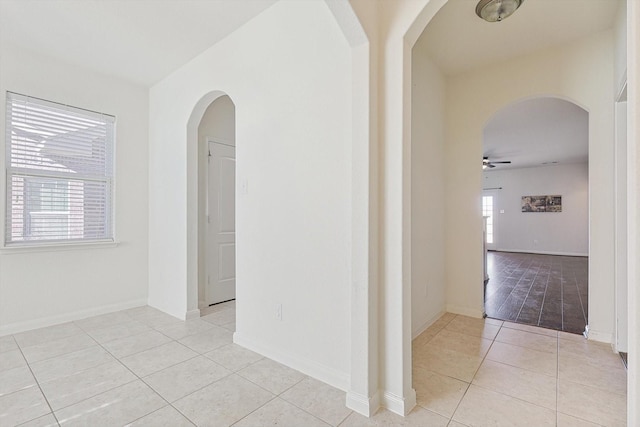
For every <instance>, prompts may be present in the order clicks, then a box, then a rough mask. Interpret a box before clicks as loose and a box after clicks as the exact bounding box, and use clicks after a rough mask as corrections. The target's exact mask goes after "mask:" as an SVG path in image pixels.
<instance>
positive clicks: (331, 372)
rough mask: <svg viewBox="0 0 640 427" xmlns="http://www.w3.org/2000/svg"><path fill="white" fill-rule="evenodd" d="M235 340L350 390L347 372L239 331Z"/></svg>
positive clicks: (240, 344)
mask: <svg viewBox="0 0 640 427" xmlns="http://www.w3.org/2000/svg"><path fill="white" fill-rule="evenodd" d="M233 342H234V343H236V344H238V345H239V346H242V347H245V348H247V349H249V350H251V351H254V352H256V353H259V354H261V355H263V356H265V357H268V358H269V359H272V360H275V361H276V362H279V363H282V364H283V365H286V366H288V367H290V368H292V369H295V370H297V371H300V372H302V373H303V374H305V375H308V376H310V377H312V378H315V379H317V380H319V381H322V382H324V383H327V384H329V385H330V386H333V387H335V388H337V389H340V390H342V391H345V392H346V391H348V388H349V376H348V374H347V373H345V372H339V371H337V370H335V369H333V368H330V367H328V366H325V365H322V364H320V363H318V362H316V361H314V360H309V359H307V358H304V357H300V356H297V355H291V354H285V353H283V352H282V351H281V350H280V349H278V348H274V347H272V346H271V345H269V344H266V343H264V342H260V340H258V339H255V338H251V337H247V336H245V335H240V334H239V333H238V332H235V333H234V334H233Z"/></svg>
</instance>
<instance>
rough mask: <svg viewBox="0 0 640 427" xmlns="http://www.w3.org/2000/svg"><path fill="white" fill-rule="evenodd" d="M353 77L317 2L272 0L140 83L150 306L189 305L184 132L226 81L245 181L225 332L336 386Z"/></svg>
mask: <svg viewBox="0 0 640 427" xmlns="http://www.w3.org/2000/svg"><path fill="white" fill-rule="evenodd" d="M351 78H352V76H351V56H350V47H349V46H348V44H347V42H346V40H345V38H344V35H343V34H342V33H341V31H340V29H339V28H338V26H337V24H336V21H335V19H334V17H333V16H332V15H331V13H330V12H329V10H328V8H327V6H326V5H325V3H324V2H321V1H306V2H299V1H281V2H278V3H276V4H275V5H274V6H272V7H271V8H269V9H267V10H266V11H265V12H263V13H262V14H261V15H259V16H258V17H256V18H255V19H253V20H252V21H250V22H249V23H248V24H246V25H245V26H244V27H242V28H240V29H239V30H237V31H236V32H234V33H233V34H231V35H230V36H229V37H227V38H225V39H224V40H222V41H221V42H220V43H218V44H216V45H215V46H213V47H211V48H210V49H209V50H207V51H206V52H204V53H203V54H202V55H200V56H199V57H197V58H196V59H194V60H193V61H191V62H190V63H188V64H186V65H185V66H184V67H182V68H181V69H179V70H178V71H176V72H175V73H174V74H172V75H171V76H169V77H168V78H167V79H165V80H163V81H162V82H160V83H159V84H157V85H156V86H154V87H153V88H151V93H150V116H151V121H150V215H149V219H150V236H149V240H150V251H149V253H150V257H149V276H150V289H149V302H150V304H151V305H153V306H155V307H158V308H160V309H162V310H164V311H167V312H169V313H172V314H174V315H177V316H180V317H185V316H186V312H189V311H191V310H193V309H195V308H196V306H197V284H196V283H195V282H197V256H196V255H195V254H196V253H197V189H196V187H197V184H196V183H197V167H196V164H197V149H196V147H195V146H194V144H195V142H194V140H189V141H187V139H186V136H187V133H188V123H189V120H190V118H192V112H193V111H194V107H196V105H197V104H198V111H196V114H195V115H194V116H193V119H194V120H197V122H196V126H197V123H198V122H199V120H200V117H201V115H202V114H203V112H204V108H205V107H206V105H208V103H209V102H211V99H209V97H207V99H206V100H205V101H203V102H204V104H205V105H204V106H202V105H200V104H199V101H200V100H201V99H202V98H203V97H204V96H205V95H207V94H210V93H211V92H212V91H224V92H225V93H226V94H228V95H229V96H230V97H231V99H232V100H233V102H234V104H235V107H236V143H237V144H236V147H237V149H236V158H237V169H236V177H237V180H238V182H241V181H242V180H246V182H247V189H248V191H247V194H239V195H238V197H237V199H236V209H237V210H236V229H237V231H236V242H237V251H236V254H237V263H236V269H237V281H236V287H237V332H236V334H235V337H234V340H235V341H236V342H238V343H239V344H241V345H243V346H246V347H249V348H252V349H254V350H256V351H258V352H260V353H262V354H265V355H267V356H269V357H271V358H273V359H276V360H279V361H282V362H284V363H286V364H288V365H289V366H293V367H295V368H297V369H300V370H302V371H304V372H306V373H309V374H310V375H312V376H315V377H317V378H320V379H322V380H324V381H327V382H329V383H331V384H334V385H336V386H338V387H341V388H344V389H346V388H347V386H348V373H349V360H350V359H349V307H350V290H351V289H350V280H351V277H350V248H351V241H350V236H351V229H350V221H351V198H350V197H351V184H350V182H351V169H350V166H351V142H350V138H351V114H352V111H351ZM220 94H221V93H220ZM214 97H215V96H214ZM194 139H197V138H194ZM278 304H282V321H279V320H277V319H276V306H277V305H278Z"/></svg>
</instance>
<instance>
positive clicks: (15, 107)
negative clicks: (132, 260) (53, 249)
mask: <svg viewBox="0 0 640 427" xmlns="http://www.w3.org/2000/svg"><path fill="white" fill-rule="evenodd" d="M6 130H7V134H6V149H7V151H6V153H7V155H6V169H7V192H6V194H7V212H6V228H5V244H6V245H7V246H9V245H20V244H38V243H54V242H76V241H77V242H82V241H113V235H114V233H113V202H112V201H113V152H114V151H113V150H114V133H115V118H114V117H113V116H109V115H106V114H101V113H95V112H92V111H87V110H82V109H79V108H74V107H69V106H66V105H62V104H57V103H55V102H49V101H44V100H41V99H37V98H31V97H28V96H24V95H19V94H16V93H11V92H7V116H6Z"/></svg>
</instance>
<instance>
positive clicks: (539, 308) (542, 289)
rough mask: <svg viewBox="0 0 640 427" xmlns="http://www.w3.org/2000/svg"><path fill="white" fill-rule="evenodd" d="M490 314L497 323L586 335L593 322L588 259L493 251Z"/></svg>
mask: <svg viewBox="0 0 640 427" xmlns="http://www.w3.org/2000/svg"><path fill="white" fill-rule="evenodd" d="M487 256H488V258H487V272H488V275H489V282H488V283H487V285H486V295H485V312H486V313H487V316H489V317H491V318H493V319H499V320H508V321H511V322H515V323H521V324H525V325H533V326H540V327H543V328H548V329H555V330H558V331H564V332H570V333H573V334H581V333H582V332H584V329H585V326H586V325H587V321H588V315H589V312H588V308H589V307H588V300H589V299H588V298H589V282H588V275H589V271H588V262H589V259H588V258H587V257H572V256H554V255H537V254H526V253H509V252H494V251H490V252H489V253H488V255H487Z"/></svg>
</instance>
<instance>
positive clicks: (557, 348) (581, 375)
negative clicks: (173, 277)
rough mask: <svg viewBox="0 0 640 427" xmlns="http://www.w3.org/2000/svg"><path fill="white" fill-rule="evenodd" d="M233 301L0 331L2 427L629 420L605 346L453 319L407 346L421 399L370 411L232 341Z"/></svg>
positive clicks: (615, 365)
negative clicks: (404, 411)
mask: <svg viewBox="0 0 640 427" xmlns="http://www.w3.org/2000/svg"><path fill="white" fill-rule="evenodd" d="M234 330H235V303H234V302H229V303H225V304H221V305H218V306H214V307H211V308H208V309H207V310H206V311H203V316H202V317H201V318H199V319H194V320H189V321H186V322H185V321H180V320H177V319H175V318H173V317H171V316H169V315H166V314H164V313H162V312H160V311H157V310H155V309H153V308H150V307H139V308H135V309H131V310H124V311H120V312H117V313H111V314H107V315H103V316H96V317H92V318H89V319H84V320H81V321H77V322H70V323H66V324H63V325H56V326H52V327H49V328H42V329H38V330H34V331H29V332H24V333H20V334H16V335H13V336H6V337H0V426H2V427H5V426H16V425H21V426H58V425H62V426H92V427H93V426H122V425H133V426H193V425H198V426H231V425H234V426H248V427H254V426H275V425H277V426H281V427H282V426H284V427H288V426H291V427H299V426H343V427H353V426H420V427H424V426H443V427H445V426H451V427H460V426H468V427H472V426H509V427H511V426H518V425H526V426H527V427H528V426H532V425H535V426H546V425H549V426H556V425H557V426H574V425H575V426H598V425H600V426H623V425H625V417H626V370H625V369H624V367H623V365H622V362H621V360H620V358H619V357H618V356H617V355H615V354H614V353H612V352H611V350H610V347H609V346H606V345H604V344H598V343H593V342H587V341H585V340H584V339H582V338H581V337H580V336H577V335H571V334H566V333H562V332H556V331H552V330H547V329H540V328H535V327H530V326H525V325H518V324H513V323H508V322H502V321H496V320H492V319H487V320H481V319H472V318H469V317H465V316H456V315H453V314H448V313H447V314H445V315H443V316H442V317H441V318H440V319H438V320H437V321H436V322H435V323H434V324H433V325H432V326H431V327H430V328H429V329H427V330H426V331H425V332H424V333H422V334H421V335H420V336H419V337H417V338H416V339H415V340H414V341H413V378H414V387H415V389H416V391H417V398H418V406H416V408H415V409H414V410H413V411H412V412H411V414H409V416H407V417H405V418H402V417H399V416H397V415H395V414H392V413H390V412H388V411H384V410H382V411H380V412H378V413H377V414H376V415H375V416H373V417H371V418H365V417H362V416H360V415H358V414H356V413H353V412H352V411H350V410H349V409H347V408H346V407H345V394H344V392H342V391H340V390H337V389H335V388H333V387H330V386H328V385H326V384H324V383H322V382H320V381H317V380H315V379H312V378H309V377H307V376H305V375H303V374H301V373H300V372H297V371H295V370H293V369H290V368H288V367H285V366H283V365H281V364H279V363H276V362H274V361H272V360H269V359H266V358H263V357H262V356H260V355H258V354H256V353H254V352H251V351H249V350H247V349H244V348H242V347H239V346H237V345H235V344H233V343H232V333H233V331H234Z"/></svg>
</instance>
